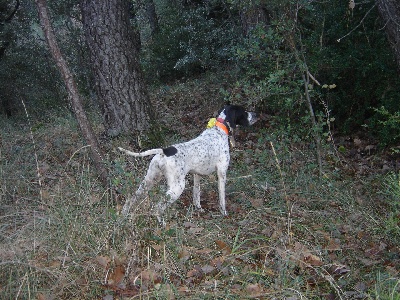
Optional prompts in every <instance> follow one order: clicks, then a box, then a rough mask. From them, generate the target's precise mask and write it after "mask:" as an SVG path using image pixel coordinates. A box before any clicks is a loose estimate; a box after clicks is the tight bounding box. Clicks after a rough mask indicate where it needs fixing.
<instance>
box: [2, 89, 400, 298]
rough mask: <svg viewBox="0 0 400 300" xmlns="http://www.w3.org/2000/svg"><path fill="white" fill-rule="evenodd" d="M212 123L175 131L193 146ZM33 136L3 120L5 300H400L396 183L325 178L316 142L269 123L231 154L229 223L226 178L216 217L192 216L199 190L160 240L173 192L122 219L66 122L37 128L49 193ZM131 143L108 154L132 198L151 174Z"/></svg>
mask: <svg viewBox="0 0 400 300" xmlns="http://www.w3.org/2000/svg"><path fill="white" fill-rule="evenodd" d="M182 88H183V87H182V86H180V87H179V89H182ZM170 93H174V91H170ZM179 93H180V92H179ZM182 95H183V93H182ZM182 95H181V96H182ZM166 97H167V96H166ZM168 97H169V98H168V99H172V98H173V97H172V96H171V95H168ZM182 97H183V96H182ZM191 105H192V104H191ZM206 117H207V116H204V120H203V119H202V118H198V120H196V121H195V122H196V124H197V127H196V126H193V122H192V123H191V125H190V126H191V128H190V130H189V131H191V130H192V129H193V132H189V131H187V129H186V130H185V128H187V127H186V126H185V124H184V123H182V122H183V121H182V122H181V121H180V120H179V119H178V120H177V122H176V124H177V125H176V126H180V127H177V128H174V132H175V133H177V132H178V133H179V132H183V135H184V137H182V140H185V139H187V138H186V137H189V138H190V137H194V136H196V135H197V133H198V132H199V131H201V128H202V127H204V126H203V123H204V122H205V123H206ZM21 124H24V123H21V122H15V123H13V121H12V120H1V127H2V128H3V130H2V135H1V148H0V151H1V152H0V197H1V199H0V200H1V203H2V204H1V207H0V212H1V213H0V219H1V222H0V224H1V227H0V274H1V275H0V298H1V299H40V300H42V299H100V298H103V297H108V298H105V299H174V298H175V299H179V298H181V299H245V298H252V299H254V298H256V299H348V298H351V297H353V298H357V299H399V298H400V291H399V288H400V287H399V271H400V269H399V267H400V263H399V262H400V250H399V246H398V245H399V244H400V238H399V221H398V213H399V207H398V201H399V199H398V194H397V191H398V179H397V176H395V175H394V174H392V175H387V176H381V175H377V176H373V177H355V176H354V177H350V176H346V175H344V173H342V172H341V171H340V170H337V168H336V169H335V167H334V166H330V165H329V163H328V162H327V161H326V162H325V163H326V165H325V171H326V174H325V177H324V178H322V179H321V178H318V177H317V176H316V175H315V172H314V169H313V168H314V167H313V166H314V154H313V151H312V150H310V149H309V147H308V146H307V144H306V143H304V144H302V143H299V142H298V141H295V142H294V141H291V140H290V138H288V137H287V136H286V137H285V138H282V136H280V135H279V132H276V131H275V132H272V130H270V129H268V127H267V126H265V124H264V123H261V124H258V125H257V126H258V127H257V126H256V127H255V130H254V132H246V133H243V131H242V132H240V133H239V136H238V138H237V144H238V148H237V149H234V150H233V151H232V163H231V167H230V170H229V173H228V183H227V198H228V212H229V216H228V217H227V218H222V217H221V216H220V215H219V212H218V205H217V202H218V193H217V183H216V177H215V176H211V177H209V178H204V179H203V180H202V205H203V207H204V208H205V210H206V212H205V213H197V212H195V211H193V209H192V206H191V200H190V199H191V190H190V187H191V184H190V179H189V178H188V184H187V188H186V190H185V192H184V193H183V195H182V196H181V198H180V200H179V201H177V203H176V204H174V205H173V206H172V207H171V208H169V209H168V211H167V227H166V228H165V229H162V228H160V227H159V226H158V224H157V222H156V219H155V218H154V217H153V216H152V214H151V209H152V206H153V204H154V202H155V201H157V199H158V198H159V195H160V193H162V192H163V187H160V188H158V189H155V190H154V191H153V192H152V193H151V194H150V196H149V197H148V199H146V201H143V203H141V204H140V206H139V207H138V208H137V210H136V212H135V214H134V215H133V216H132V217H131V218H130V219H127V220H122V219H121V218H120V217H119V210H120V207H121V204H123V200H121V199H120V198H119V196H118V195H116V194H114V193H112V192H110V191H104V190H103V189H102V188H101V187H100V186H99V183H98V181H97V180H96V178H94V177H93V174H94V172H92V170H91V164H90V159H89V153H88V151H87V148H85V145H84V144H83V143H82V140H81V139H80V138H79V135H78V133H77V128H76V125H75V123H74V122H73V119H72V118H71V117H70V116H69V115H68V114H66V115H65V116H58V117H56V118H54V119H53V120H51V121H49V122H40V124H39V123H38V124H33V125H32V127H33V128H35V129H34V131H33V136H34V139H35V142H36V145H37V147H36V154H37V157H38V165H39V173H40V176H41V177H40V179H41V185H39V183H38V175H37V168H36V159H35V155H34V154H35V153H34V151H35V150H34V148H33V146H32V141H31V138H30V130H29V126H27V125H21ZM192 127H193V128H192ZM264 127H266V128H267V129H265V128H264ZM196 130H197V132H196ZM166 139H167V140H168V139H173V140H176V139H178V137H177V136H176V134H175V135H173V136H171V137H168V136H167V137H166ZM269 142H272V144H273V145H274V148H275V151H273V149H272V148H271V146H270V144H269ZM123 143H127V141H126V140H123V139H122V140H121V139H120V140H113V141H108V142H107V144H105V145H104V147H105V148H106V150H107V152H108V154H109V157H110V161H112V164H110V168H111V170H112V171H113V174H114V175H113V179H112V181H113V184H114V186H116V187H117V188H118V189H119V190H120V192H122V193H123V195H127V194H129V193H131V192H132V191H133V190H134V189H135V188H136V187H137V185H138V182H139V180H140V179H141V178H142V176H143V175H144V172H145V170H146V167H147V165H148V161H147V160H132V159H129V158H128V157H125V156H122V155H120V154H119V153H117V152H116V151H114V149H115V148H116V146H117V145H120V144H123ZM328 150H329V149H327V151H328ZM278 166H279V167H278ZM396 201H397V202H396Z"/></svg>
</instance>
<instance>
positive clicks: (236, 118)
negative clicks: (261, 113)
mask: <svg viewBox="0 0 400 300" xmlns="http://www.w3.org/2000/svg"><path fill="white" fill-rule="evenodd" d="M219 118H222V119H224V120H225V122H227V123H228V124H229V127H231V128H232V129H235V128H236V126H237V125H240V126H250V125H253V124H254V123H255V122H257V120H258V116H257V114H256V113H254V112H248V111H246V110H245V109H244V108H243V107H242V106H239V105H230V104H228V105H225V106H224V107H223V108H222V109H221V111H220V112H219Z"/></svg>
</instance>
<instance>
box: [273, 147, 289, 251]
mask: <svg viewBox="0 0 400 300" xmlns="http://www.w3.org/2000/svg"><path fill="white" fill-rule="evenodd" d="M269 143H270V144H271V148H272V152H273V153H274V157H275V162H276V167H277V168H278V171H279V176H280V178H281V183H282V186H283V192H284V194H285V201H286V207H287V211H288V215H287V235H288V242H289V244H290V243H291V237H292V208H293V206H291V205H290V201H289V196H288V194H287V192H286V185H285V180H283V173H282V169H281V166H280V163H279V159H278V156H277V155H276V151H275V147H274V144H273V143H272V142H269Z"/></svg>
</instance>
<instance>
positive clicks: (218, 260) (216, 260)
mask: <svg viewBox="0 0 400 300" xmlns="http://www.w3.org/2000/svg"><path fill="white" fill-rule="evenodd" d="M223 263H224V258H223V257H222V256H221V257H216V258H214V259H213V260H212V261H210V264H211V265H212V266H214V267H215V268H217V269H218V270H221V268H222V264H223Z"/></svg>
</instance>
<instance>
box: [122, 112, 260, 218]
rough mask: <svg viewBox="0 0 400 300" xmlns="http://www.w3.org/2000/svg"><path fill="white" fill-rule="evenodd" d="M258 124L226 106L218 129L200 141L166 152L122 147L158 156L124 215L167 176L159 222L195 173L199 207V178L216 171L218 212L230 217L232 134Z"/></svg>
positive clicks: (248, 115) (250, 116)
mask: <svg viewBox="0 0 400 300" xmlns="http://www.w3.org/2000/svg"><path fill="white" fill-rule="evenodd" d="M256 121H257V116H256V114H255V113H252V112H246V111H245V110H244V108H243V107H241V106H237V105H226V106H225V107H224V108H223V109H222V110H221V111H220V113H219V116H218V118H217V122H216V126H214V127H212V128H209V129H206V130H205V131H203V133H202V134H200V136H198V137H197V138H195V139H193V140H191V141H188V142H186V143H181V144H176V145H173V146H170V147H168V148H165V149H152V150H148V151H145V152H141V153H135V152H131V151H128V150H125V149H123V148H119V150H121V151H123V152H125V153H126V154H128V155H131V156H135V157H144V156H148V155H155V156H154V157H153V159H152V160H151V162H150V165H149V169H148V170H147V174H146V176H145V178H144V180H143V181H142V183H141V184H140V186H139V188H138V190H137V191H136V195H135V197H133V198H132V199H129V200H127V201H126V203H125V205H124V207H123V209H122V214H123V215H127V214H128V213H129V211H130V208H131V206H132V204H133V203H134V202H135V201H137V200H138V199H139V198H140V197H142V196H143V195H144V194H145V193H147V191H149V190H150V189H151V188H152V187H153V186H154V185H155V184H156V183H157V182H158V181H159V180H160V179H161V177H162V176H164V177H165V178H166V180H167V185H168V191H167V193H166V195H167V197H166V198H165V199H164V201H160V202H159V203H158V204H157V217H158V219H159V221H160V222H163V220H162V214H163V212H164V211H165V209H166V208H167V206H168V205H169V204H171V203H173V202H175V201H176V200H177V199H178V198H179V196H180V195H181V194H182V192H183V190H184V188H185V177H186V174H188V173H192V174H193V175H194V178H193V204H194V206H195V207H196V208H197V209H200V210H202V208H201V205H200V175H209V174H211V173H212V172H215V171H217V174H218V188H219V209H220V211H221V213H222V215H224V216H225V215H227V212H226V204H225V183H226V172H227V170H228V166H229V160H230V155H229V133H232V130H233V129H234V128H236V125H241V126H249V125H252V124H254V123H255V122H256Z"/></svg>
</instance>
